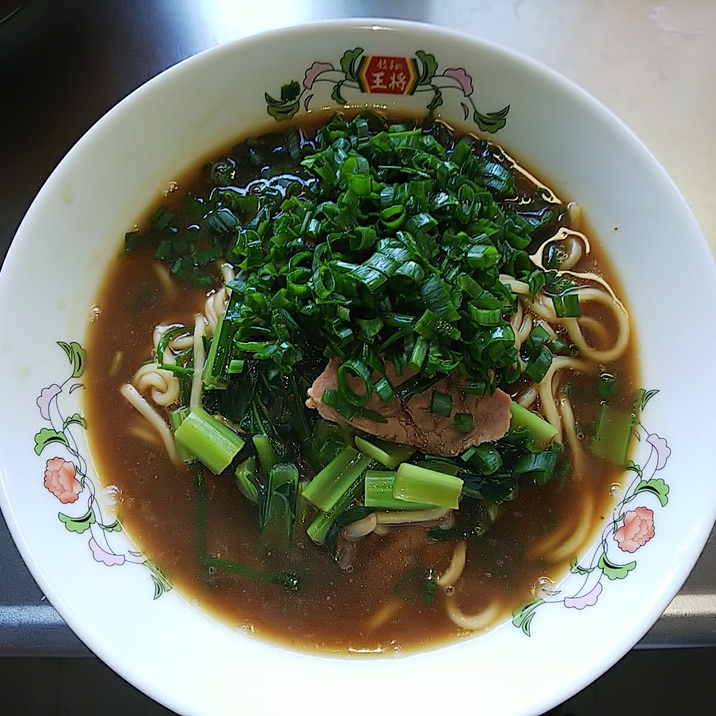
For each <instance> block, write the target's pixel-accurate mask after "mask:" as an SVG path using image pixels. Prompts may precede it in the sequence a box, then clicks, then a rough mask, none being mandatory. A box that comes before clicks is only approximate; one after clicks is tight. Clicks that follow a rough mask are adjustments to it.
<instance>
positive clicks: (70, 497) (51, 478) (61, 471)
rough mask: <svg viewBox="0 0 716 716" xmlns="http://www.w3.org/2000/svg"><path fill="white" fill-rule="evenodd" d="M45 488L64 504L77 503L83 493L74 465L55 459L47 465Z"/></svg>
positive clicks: (50, 460)
mask: <svg viewBox="0 0 716 716" xmlns="http://www.w3.org/2000/svg"><path fill="white" fill-rule="evenodd" d="M45 487H46V488H47V489H48V490H49V491H50V492H51V493H52V494H53V495H54V496H55V497H56V498H57V499H58V500H59V501H60V502H61V503H62V504H63V505H67V504H69V503H71V502H76V501H77V498H78V496H79V494H80V492H82V484H81V483H80V481H79V480H78V479H77V470H76V469H75V466H74V463H71V462H69V461H67V460H65V459H64V458H61V457H53V458H50V459H49V460H48V461H47V464H46V465H45Z"/></svg>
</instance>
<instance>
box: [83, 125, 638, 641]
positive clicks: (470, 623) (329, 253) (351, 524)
mask: <svg viewBox="0 0 716 716" xmlns="http://www.w3.org/2000/svg"><path fill="white" fill-rule="evenodd" d="M178 187H179V190H177V191H173V192H171V193H169V194H168V195H167V196H166V197H165V199H164V200H163V201H162V202H161V204H159V205H157V206H155V207H153V209H152V211H151V213H150V214H149V218H147V220H146V221H144V222H142V226H141V227H140V229H139V230H137V231H134V232H131V233H130V234H128V237H127V240H128V246H129V247H130V250H128V251H127V252H126V253H124V254H123V255H122V256H121V258H119V259H118V260H117V261H116V262H115V263H114V264H113V265H112V266H111V267H110V270H109V273H108V276H107V279H106V281H105V282H104V285H103V287H102V289H101V292H100V295H99V296H98V298H97V301H96V303H97V306H98V307H99V308H100V309H101V312H100V314H99V318H98V319H97V320H96V321H95V322H94V323H93V324H92V326H91V328H90V334H89V339H90V340H89V355H90V358H91V360H90V362H89V364H88V371H87V376H88V380H87V391H86V402H85V412H86V415H87V422H88V431H89V436H90V445H91V448H92V452H93V459H94V461H95V463H96V466H97V470H98V474H100V475H101V476H102V481H103V482H104V484H113V485H116V486H117V487H118V488H119V492H120V495H121V499H120V504H119V514H118V516H119V519H120V520H121V522H122V524H123V526H124V527H125V529H126V530H127V531H128V533H129V534H130V536H131V537H132V539H133V540H134V541H135V542H136V544H137V546H138V547H139V548H140V549H141V550H142V552H143V553H144V554H145V555H146V556H147V558H148V559H149V560H151V561H152V562H153V563H154V564H155V565H156V566H157V567H158V568H159V569H160V570H161V571H162V572H163V573H164V574H165V576H166V577H167V578H168V580H169V581H170V582H171V584H172V585H173V586H174V587H175V588H177V589H179V590H180V591H181V592H182V593H184V594H186V595H187V596H188V597H190V598H192V599H196V600H198V602H199V603H200V604H201V605H202V606H203V607H205V608H206V609H208V610H210V611H212V612H214V613H217V614H219V615H220V616H221V617H222V618H224V619H226V620H227V621H229V622H230V623H232V624H235V625H240V626H244V627H246V628H248V629H249V630H250V631H252V632H255V633H256V634H258V635H261V636H262V637H266V638H271V639H276V640H279V641H280V642H282V643H284V644H288V645H290V646H291V647H294V648H299V649H318V650H324V651H337V652H346V651H355V652H361V653H363V652H381V651H390V650H394V649H414V648H421V647H425V646H427V645H434V644H436V643H441V642H443V641H446V640H450V639H453V638H456V637H459V636H461V635H464V634H467V633H472V632H474V631H476V630H480V629H484V628H487V627H489V626H491V625H492V624H495V623H498V622H499V621H501V620H504V619H505V618H508V617H509V615H510V614H511V612H512V610H513V609H515V607H517V606H518V605H519V604H521V603H523V602H525V601H526V600H528V599H529V598H531V597H532V596H533V595H534V594H535V593H537V592H538V591H539V590H540V589H542V588H545V585H549V584H550V583H551V582H552V581H554V580H557V579H558V578H559V577H560V576H561V575H562V574H564V572H565V571H566V570H567V569H568V567H569V564H570V561H571V560H573V559H575V558H576V557H577V556H578V554H579V553H580V550H582V549H583V548H584V547H585V545H586V544H587V542H588V540H589V539H590V537H591V536H592V534H593V533H594V531H595V530H596V529H597V528H598V527H599V526H600V522H601V520H602V519H603V518H604V515H605V514H607V512H608V511H609V509H610V507H611V505H612V502H613V499H612V497H611V488H612V485H613V484H614V483H618V482H619V481H620V479H621V477H622V471H623V464H624V462H625V460H626V455H627V448H628V440H629V436H630V433H631V415H632V412H633V410H634V407H633V406H634V399H635V394H636V387H637V381H636V367H635V359H634V353H635V351H634V348H633V346H634V338H633V336H632V331H631V330H630V327H629V324H628V318H627V314H626V311H625V309H624V306H623V305H622V303H620V301H619V299H618V298H617V296H618V294H619V291H615V288H616V287H617V286H616V282H615V280H614V277H613V275H612V274H611V270H610V268H609V265H608V261H607V259H606V257H605V256H604V255H602V253H601V250H600V249H599V247H598V246H597V245H595V242H594V241H591V240H588V239H587V237H586V236H585V234H584V233H581V232H582V231H583V227H582V225H581V219H580V217H579V212H578V210H577V209H576V208H575V207H573V206H567V205H565V204H563V203H561V202H560V201H559V200H558V199H557V198H556V197H555V196H554V195H553V194H552V193H551V192H550V191H549V190H548V189H546V188H545V187H544V186H543V185H542V184H539V183H537V182H536V181H534V180H533V179H532V177H531V176H530V175H529V174H528V173H527V172H526V171H524V170H523V169H522V168H521V167H519V166H518V165H516V164H515V163H514V162H513V160H512V159H511V158H510V157H508V156H507V155H505V154H504V152H502V150H500V149H499V148H498V147H496V146H495V145H492V144H490V143H488V142H486V141H485V140H482V139H478V138H474V137H461V136H459V135H457V134H455V133H453V132H452V131H451V130H449V129H448V128H447V127H445V126H443V125H440V124H432V125H426V126H425V127H422V126H419V125H416V124H415V123H414V122H406V123H402V124H388V123H387V122H385V121H384V120H381V119H380V118H376V117H373V116H367V115H365V116H359V117H356V118H353V119H351V120H343V119H340V118H336V119H334V120H332V122H331V123H329V124H328V125H327V127H325V128H321V129H317V128H316V127H303V128H301V127H293V128H291V129H290V130H289V131H288V132H287V133H286V134H283V135H280V136H278V135H266V136H264V137H260V138H259V139H252V140H248V141H242V142H241V143H240V144H238V145H236V146H235V147H233V148H231V149H230V150H228V151H226V152H225V153H224V154H223V155H221V158H220V159H218V160H215V161H213V162H210V163H208V164H203V165H202V166H200V167H197V169H196V171H194V172H192V173H191V174H190V175H188V176H187V177H185V178H184V180H182V181H180V182H179V183H178ZM187 416H188V417H187ZM217 416H218V418H217ZM217 426H218V427H217ZM175 435H176V437H175ZM207 444H209V448H207V447H206V445H207ZM216 445H218V446H219V448H218V449H216V450H215V447H216ZM217 450H218V452H217ZM197 456H198V457H199V460H198V461H197V459H196V458H197Z"/></svg>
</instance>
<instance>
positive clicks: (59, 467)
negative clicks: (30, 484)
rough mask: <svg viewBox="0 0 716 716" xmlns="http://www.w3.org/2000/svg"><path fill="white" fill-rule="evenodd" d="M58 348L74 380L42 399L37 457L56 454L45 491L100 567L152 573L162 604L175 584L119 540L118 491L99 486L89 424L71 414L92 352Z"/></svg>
mask: <svg viewBox="0 0 716 716" xmlns="http://www.w3.org/2000/svg"><path fill="white" fill-rule="evenodd" d="M58 345H59V346H60V348H61V349H62V350H63V351H64V353H65V355H66V357H67V359H68V361H69V364H70V365H69V369H68V372H69V375H68V376H67V377H66V378H65V379H64V380H63V381H62V382H60V383H51V384H50V385H47V386H45V387H44V388H43V389H42V390H41V391H40V395H39V396H38V397H37V400H36V405H37V408H38V410H39V412H40V418H41V419H42V421H43V423H44V425H43V427H41V428H40V429H39V430H38V431H37V432H36V433H35V436H34V443H35V444H34V449H35V454H36V455H38V456H42V457H44V456H46V455H48V454H51V457H47V458H45V467H44V486H45V487H46V488H47V490H48V491H49V492H50V493H51V494H52V495H53V496H54V497H55V498H56V499H57V500H58V501H59V502H60V504H61V505H62V509H61V510H60V511H59V512H58V513H57V517H58V519H59V521H60V522H61V523H62V524H63V525H64V527H65V529H66V530H67V531H68V532H72V533H73V534H76V535H82V536H84V537H85V538H86V539H87V546H88V547H89V550H90V552H91V554H92V557H93V558H94V559H95V560H96V561H97V562H99V563H101V564H104V565H106V566H108V567H121V566H125V565H129V564H140V565H144V566H146V567H147V568H149V570H150V574H151V577H152V581H153V584H154V597H155V599H156V598H158V597H160V596H161V595H162V594H163V593H164V592H165V591H167V590H169V589H171V585H170V584H169V582H168V581H167V579H166V577H164V575H163V574H162V573H161V572H160V571H159V569H157V568H156V567H155V566H154V565H153V564H151V563H150V562H149V561H147V560H146V558H145V557H143V556H142V554H141V553H140V552H138V551H136V550H134V549H131V547H128V546H127V539H126V535H121V536H122V537H123V539H121V540H120V539H119V536H120V533H122V526H121V524H120V523H119V521H118V520H117V519H116V517H114V516H113V510H112V502H113V501H114V499H115V496H114V495H113V492H112V488H111V487H106V488H104V490H102V489H100V488H99V487H98V485H97V484H96V482H95V479H94V478H93V477H92V476H91V475H90V466H89V462H88V460H87V459H86V457H85V456H84V455H83V454H82V448H81V447H80V445H81V443H82V441H81V440H80V439H79V433H80V432H82V431H84V430H85V429H86V427H87V425H86V422H85V419H84V417H83V416H82V415H80V414H79V413H77V412H68V411H66V410H65V403H66V402H69V399H70V397H71V396H72V395H73V393H74V392H75V391H77V390H81V389H82V388H83V384H82V382H81V378H82V376H83V374H84V370H85V362H86V351H85V349H84V348H83V347H82V346H81V345H80V344H79V343H77V342H75V341H72V342H69V343H67V342H64V341H59V342H58Z"/></svg>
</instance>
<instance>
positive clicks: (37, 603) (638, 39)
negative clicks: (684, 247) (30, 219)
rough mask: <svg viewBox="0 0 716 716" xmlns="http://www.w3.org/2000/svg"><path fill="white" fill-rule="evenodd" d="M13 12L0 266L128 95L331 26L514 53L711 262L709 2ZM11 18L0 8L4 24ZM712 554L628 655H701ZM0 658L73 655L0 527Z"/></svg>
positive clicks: (273, 4) (4, 0)
mask: <svg viewBox="0 0 716 716" xmlns="http://www.w3.org/2000/svg"><path fill="white" fill-rule="evenodd" d="M661 3H662V4H655V3H654V2H653V1H649V0H630V2H623V0H580V1H579V2H577V1H576V0H515V1H514V2H507V0H505V2H495V1H494V0H410V1H409V0H364V1H360V0H288V1H282V0H275V1H274V0H262V1H261V2H259V3H248V2H241V1H238V2H237V1H235V0H103V1H102V2H98V1H97V0H64V1H63V2H57V0H26V2H25V4H24V5H23V6H22V7H21V8H20V9H19V10H18V11H17V12H16V13H15V14H14V15H13V16H12V17H11V18H10V19H8V20H6V21H5V22H2V23H0V261H1V260H2V258H3V257H4V256H5V253H6V252H7V249H8V247H9V245H10V242H11V241H12V237H13V235H14V233H15V231H16V229H17V227H18V225H19V224H20V222H21V220H22V217H23V215H24V213H25V212H26V210H27V208H28V207H29V205H30V203H31V202H32V200H33V198H34V196H35V195H36V193H37V192H38V190H39V189H40V187H41V185H42V184H43V182H44V181H45V180H46V179H47V177H48V176H49V174H50V173H51V171H52V170H53V169H54V168H55V166H56V165H57V164H58V162H59V161H60V160H61V159H62V157H63V156H64V155H65V154H66V152H67V151H68V150H69V149H70V148H71V147H72V145H73V144H74V143H75V142H76V141H77V140H78V139H79V138H80V137H81V136H82V135H83V134H84V132H85V131H86V130H87V129H89V128H90V126H91V125H92V124H93V123H94V122H95V121H96V120H97V119H99V118H100V117H101V116H102V115H103V114H104V113H105V112H107V111H108V110H109V109H110V108H111V107H112V106H113V105H115V104H116V103H117V102H118V101H120V100H121V99H122V98H124V97H125V96H126V95H127V94H129V93H130V92H131V91H132V90H134V89H135V88H137V87H138V86H139V85H141V84H142V83H144V82H145V81H147V80H148V79H150V78H151V77H153V76H154V75H156V74H158V73H159V72H161V71H162V70H164V69H166V68H167V67H170V66H171V65H174V64H176V63H177V62H179V61H181V60H183V59H185V58H187V57H189V56H191V55H194V54H196V53H198V52H200V51H202V50H205V49H207V48H210V47H213V46H215V45H218V44H221V43H225V42H229V41H231V40H234V39H237V38H240V37H245V36H247V35H251V34H254V33H257V32H260V31H263V30H268V29H272V28H276V27H282V26H286V25H293V24H296V23H299V22H303V21H314V20H323V19H329V18H343V17H391V18H400V19H406V20H419V21H424V22H430V23H433V24H436V25H440V26H444V27H449V28H451V29H455V30H460V31H463V32H467V33H469V34H472V35H475V36H479V37H482V38H486V39H488V40H492V41H495V42H498V43H501V44H503V45H506V46H508V47H511V48H513V49H516V50H518V51H520V52H522V53H524V54H526V55H528V56H530V57H532V58H534V59H536V60H538V61H541V62H542V63H544V64H546V65H548V66H551V67H552V68H554V69H556V70H557V71H559V72H561V73H562V74H563V75H565V76H567V77H568V78H570V79H572V80H574V81H576V82H577V83H579V84H580V85H582V86H583V87H584V88H586V89H587V90H588V91H590V92H591V93H592V94H594V95H595V96H596V97H597V98H599V99H600V100H601V101H603V102H604V103H605V104H606V105H607V106H608V107H609V108H611V109H612V110H613V111H614V112H616V113H617V114H618V115H619V116H620V117H621V118H622V119H623V120H624V121H625V122H626V123H627V124H628V125H629V126H630V127H631V128H632V129H633V130H634V131H635V132H636V133H637V134H638V135H639V136H640V137H641V138H642V139H643V141H644V142H645V143H646V145H647V146H648V147H649V148H650V149H651V151H652V152H653V153H654V154H655V155H656V157H657V158H658V159H659V160H660V162H661V163H662V164H663V165H664V167H665V168H666V170H667V171H668V172H669V173H670V174H671V176H672V177H673V179H674V181H675V182H676V184H677V185H678V187H679V188H680V189H681V191H682V192H683V194H684V196H685V197H686V199H687V201H688V202H689V204H690V205H691V207H692V208H693V211H694V213H695V214H696V217H697V219H698V220H699V222H700V224H701V226H702V228H703V230H704V233H705V234H706V236H707V238H708V240H709V242H710V244H711V245H712V247H714V248H716V202H714V201H713V198H712V189H711V186H710V179H711V174H712V171H713V167H714V166H715V165H716V132H714V126H716V122H715V121H714V120H715V119H716V83H714V82H712V81H710V80H708V78H709V77H710V76H711V72H712V71H713V68H714V66H716V37H715V33H716V3H712V2H710V0H681V1H679V0H671V1H670V0H661ZM13 4H14V3H12V2H8V0H0V17H2V15H3V14H4V13H3V8H5V7H6V6H9V5H13ZM704 80H706V81H704ZM715 617H716V538H715V537H714V535H713V534H712V537H711V540H710V541H709V544H708V545H707V546H706V549H705V550H704V552H703V554H702V556H701V558H700V560H699V562H698V563H697V565H696V567H695V568H694V570H693V572H692V574H691V576H690V577H689V579H688V580H687V582H686V583H685V585H684V586H683V588H682V590H681V591H680V592H679V594H678V595H677V596H676V598H675V599H674V600H673V602H672V603H671V605H670V606H669V607H668V608H667V610H666V611H665V612H664V614H663V615H662V617H661V618H660V619H659V621H658V622H657V623H656V625H655V626H654V627H653V628H652V629H651V631H649V633H648V634H647V635H646V636H645V637H644V638H643V639H642V641H641V642H640V643H639V645H638V646H639V647H667V646H704V645H712V646H713V645H716V618H715ZM0 655H13V656H16V655H31V656H77V655H89V651H88V650H87V648H86V647H85V646H84V645H83V644H82V643H81V642H80V640H79V639H77V638H76V637H75V636H74V635H73V634H72V632H71V631H70V630H69V628H68V627H67V626H66V625H65V624H64V622H63V621H62V619H61V618H60V617H59V615H58V614H57V612H56V611H55V610H54V609H53V608H52V606H51V605H50V604H49V603H48V602H47V600H46V599H45V597H44V595H43V594H42V592H41V591H40V589H39V587H38V586H37V585H36V584H35V582H34V580H33V578H32V577H31V575H30V573H29V572H28V571H27V569H26V568H25V566H24V565H23V562H22V560H21V558H20V555H19V553H18V552H17V550H16V548H15V546H14V543H13V541H12V538H11V536H10V534H9V532H8V530H7V527H6V525H5V522H4V521H3V520H2V519H1V518H0Z"/></svg>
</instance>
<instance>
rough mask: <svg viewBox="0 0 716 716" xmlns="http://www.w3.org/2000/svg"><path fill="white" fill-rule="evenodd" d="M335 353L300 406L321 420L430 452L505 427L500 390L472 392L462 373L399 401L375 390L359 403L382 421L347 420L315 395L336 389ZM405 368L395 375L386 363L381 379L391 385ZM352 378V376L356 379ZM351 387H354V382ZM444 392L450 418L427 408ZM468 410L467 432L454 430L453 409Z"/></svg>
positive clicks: (457, 449) (461, 445)
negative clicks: (386, 398) (482, 393)
mask: <svg viewBox="0 0 716 716" xmlns="http://www.w3.org/2000/svg"><path fill="white" fill-rule="evenodd" d="M339 365H340V360H339V359H338V358H332V359H331V360H330V361H329V363H328V365H327V366H326V368H325V370H324V371H323V373H321V375H319V376H318V378H316V380H315V381H314V383H313V385H312V386H311V387H310V388H309V389H308V398H307V400H306V405H307V406H308V407H309V408H314V409H316V410H318V412H319V414H320V415H321V417H322V418H324V419H325V420H330V421H332V422H334V423H350V425H352V426H353V427H355V428H358V429H359V430H363V431H365V432H366V433H370V434H371V435H375V436H376V437H379V438H383V439H385V440H390V441H391V442H396V443H401V444H403V445H412V446H414V447H417V448H419V449H421V450H422V451H423V452H426V453H429V454H431V455H445V456H452V455H459V454H460V453H461V452H464V451H465V450H467V448H469V447H471V446H472V445H479V444H480V443H483V442H487V441H488V440H498V439H499V438H501V437H502V436H503V435H504V434H505V433H506V432H507V430H508V428H509V427H510V402H511V400H510V396H509V395H507V393H505V392H504V391H502V390H499V389H498V390H496V391H495V392H494V393H493V394H492V395H486V396H477V395H470V394H467V393H465V391H464V385H465V381H464V378H462V377H461V376H457V375H454V376H448V377H446V378H443V379H442V380H440V381H439V382H437V383H436V384H435V385H434V386H433V387H432V388H430V389H429V390H426V391H425V392H424V393H417V394H415V395H411V396H409V397H408V398H405V399H403V400H401V399H400V398H393V399H391V400H389V401H387V402H386V401H384V400H382V399H381V398H380V396H378V395H377V394H376V393H375V392H374V393H372V394H371V396H370V397H369V399H368V401H367V403H366V405H365V408H366V409H367V410H370V411H374V412H376V413H379V414H380V415H382V416H383V417H384V418H385V419H386V422H384V423H383V422H378V421H375V420H371V419H370V418H365V417H356V418H353V419H352V420H350V421H348V420H346V419H345V418H343V417H342V416H341V415H339V414H338V413H337V412H336V410H335V409H334V408H332V407H331V406H329V405H326V404H325V403H324V402H323V401H322V400H321V396H322V395H323V391H324V390H326V389H327V388H331V389H333V390H337V388H338V379H337V370H338V366H339ZM410 377H411V376H410V374H409V373H404V374H403V375H402V376H400V377H398V376H397V375H396V374H395V371H394V369H393V366H392V364H391V363H386V378H387V379H388V381H389V382H390V384H391V385H393V386H394V387H395V386H396V385H398V384H399V383H401V382H403V381H404V380H407V379H408V378H410ZM356 381H357V379H356ZM355 389H356V391H358V390H360V387H359V383H358V382H356V387H355ZM434 390H437V391H439V392H440V393H447V394H448V395H450V396H451V397H452V412H451V414H450V417H444V416H442V415H438V414H436V413H433V412H431V410H430V406H431V402H432V394H433V391H434ZM456 413H469V414H470V415H472V417H473V426H472V430H471V431H470V432H466V433H462V432H457V431H456V430H455V414H456Z"/></svg>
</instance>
